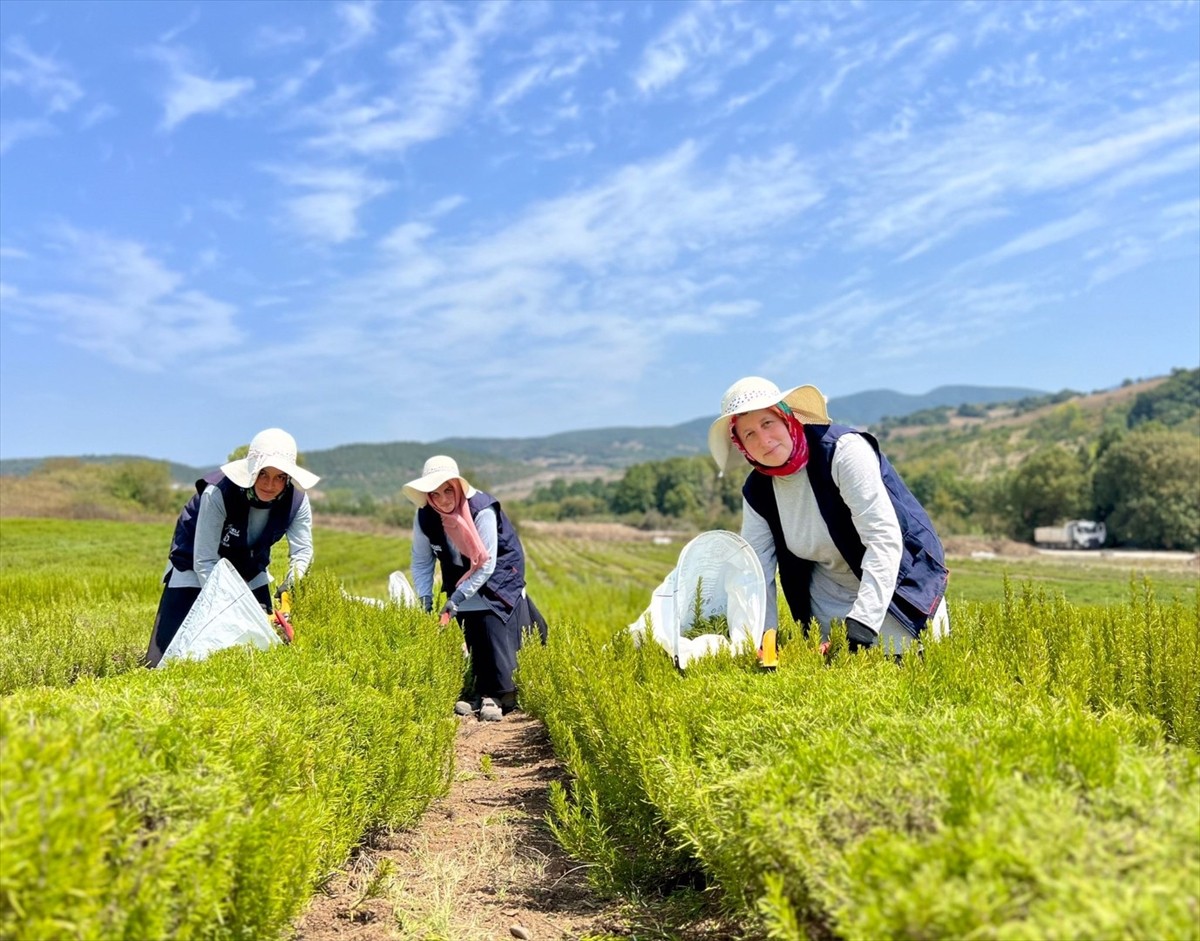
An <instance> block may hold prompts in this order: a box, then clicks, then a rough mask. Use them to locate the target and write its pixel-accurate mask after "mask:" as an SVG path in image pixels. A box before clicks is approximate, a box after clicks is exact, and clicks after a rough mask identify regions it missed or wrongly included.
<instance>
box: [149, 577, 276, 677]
mask: <svg viewBox="0 0 1200 941" xmlns="http://www.w3.org/2000/svg"><path fill="white" fill-rule="evenodd" d="M280 643H283V641H282V640H280V638H279V635H278V634H276V633H275V630H274V629H273V628H272V627H271V625H270V624H269V623H267V618H266V615H265V614H264V613H263V609H262V608H261V607H260V606H259V604H258V601H257V600H256V599H255V597H254V595H253V594H252V593H251V592H250V589H249V588H248V587H247V585H246V581H245V579H243V578H242V576H240V575H239V574H238V573H237V569H235V568H234V567H233V565H232V563H230V561H229V560H228V559H219V560H218V561H217V564H216V566H214V567H213V570H212V574H211V575H209V576H208V580H207V581H206V582H205V583H204V587H203V588H202V589H200V595H199V596H198V597H197V598H196V601H195V603H194V604H193V605H192V610H191V611H189V612H188V614H187V617H185V618H184V619H183V623H182V624H180V625H179V631H178V632H177V633H176V634H175V636H174V638H172V640H171V643H170V644H169V645H168V646H167V649H166V652H165V653H163V655H162V660H160V661H159V663H158V665H159V666H160V667H162V666H165V665H166V664H167V663H169V662H170V661H172V660H184V659H190V660H203V659H204V658H205V657H207V656H208V655H209V654H212V653H215V652H216V651H218V650H224V649H225V648H226V647H236V646H239V645H242V644H249V645H250V646H252V647H257V648H258V649H259V650H266V649H267V648H268V647H271V646H273V645H275V644H280Z"/></svg>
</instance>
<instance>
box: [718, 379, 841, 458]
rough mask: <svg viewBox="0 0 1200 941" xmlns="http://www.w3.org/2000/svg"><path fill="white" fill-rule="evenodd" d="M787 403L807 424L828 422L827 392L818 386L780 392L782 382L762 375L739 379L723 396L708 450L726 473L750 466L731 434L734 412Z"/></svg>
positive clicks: (798, 387)
mask: <svg viewBox="0 0 1200 941" xmlns="http://www.w3.org/2000/svg"><path fill="white" fill-rule="evenodd" d="M780 402H785V403H787V406H788V408H790V409H791V410H792V413H793V414H794V415H795V416H796V417H797V418H798V419H800V421H801V422H803V423H804V424H807V425H828V424H829V412H828V410H827V408H826V405H825V396H823V395H822V394H821V390H820V389H818V388H817V387H816V386H795V387H794V388H791V389H788V390H787V391H786V392H780V391H779V386H777V385H775V383H773V382H771V380H770V379H763V378H762V377H761V376H747V377H746V378H745V379H739V380H738V381H737V382H735V383H734V384H733V385H731V386H730V387H729V388H728V389H726V390H725V395H724V396H722V398H721V415H720V417H718V418H717V420H716V421H714V422H713V423H712V425H711V426H710V427H709V429H708V450H709V453H711V454H712V457H713V460H714V461H716V462H717V469H718V470H720V472H721V473H722V474H724V473H726V472H727V471H733V470H736V469H738V468H739V467H741V468H746V467H749V466H750V464H749V462H748V461H747V460H746V456H745V455H744V454H742V452H741V451H740V450H738V448H737V447H735V446H734V443H733V441H731V440H730V438H729V422H730V420H731V419H732V418H733V416H734V415H744V414H746V413H747V412H753V411H755V410H756V409H760V408H770V407H771V406H772V405H778V404H779V403H780Z"/></svg>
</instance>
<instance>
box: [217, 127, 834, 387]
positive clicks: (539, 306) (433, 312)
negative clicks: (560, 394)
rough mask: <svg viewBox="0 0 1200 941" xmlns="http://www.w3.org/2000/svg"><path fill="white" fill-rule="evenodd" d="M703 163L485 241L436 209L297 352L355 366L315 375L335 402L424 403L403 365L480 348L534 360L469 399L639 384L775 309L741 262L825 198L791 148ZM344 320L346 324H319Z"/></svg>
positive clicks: (518, 222)
mask: <svg viewBox="0 0 1200 941" xmlns="http://www.w3.org/2000/svg"><path fill="white" fill-rule="evenodd" d="M702 156H703V151H702V149H701V148H700V147H699V146H698V145H696V144H687V145H684V146H682V147H680V148H677V149H676V150H674V151H671V152H669V153H667V154H664V155H661V156H659V157H658V158H656V159H654V160H648V161H644V162H642V163H638V164H631V165H628V166H625V167H623V168H622V169H620V170H618V171H616V172H614V173H613V174H611V175H610V176H608V177H607V178H605V179H603V180H601V181H598V182H597V183H596V184H595V185H593V186H591V187H588V188H586V189H584V190H581V191H579V192H573V193H570V194H568V195H563V196H559V197H556V198H552V199H546V200H542V201H539V202H537V203H534V204H533V205H530V206H528V207H527V208H526V209H525V210H524V211H523V212H522V213H521V214H520V215H519V217H518V218H516V219H514V220H513V221H512V222H510V223H508V224H505V225H502V226H501V227H499V228H497V229H494V230H493V231H490V232H488V231H484V232H479V233H477V234H475V235H473V236H466V235H459V236H452V235H449V234H447V233H443V232H442V231H441V230H440V229H439V228H438V227H437V221H438V218H437V214H436V213H430V214H427V216H426V219H425V221H422V222H407V223H404V224H402V225H399V226H397V227H395V228H394V229H393V230H392V231H391V232H390V233H389V234H388V235H387V237H386V238H384V239H383V240H381V241H380V243H379V246H378V252H379V254H378V257H377V259H376V261H375V264H374V266H373V270H372V271H370V272H369V273H367V274H365V275H363V276H362V277H360V278H356V279H352V280H347V281H344V282H343V283H342V284H341V285H339V286H338V287H336V288H333V289H331V291H330V293H329V294H328V296H326V297H324V298H322V300H321V301H320V302H319V304H318V305H317V309H315V310H314V311H313V313H312V314H311V316H309V317H307V318H305V319H304V320H302V321H300V322H298V323H297V325H296V327H295V329H294V330H293V332H292V335H291V337H290V339H288V340H284V341H282V342H283V343H285V344H287V343H290V344H292V346H291V347H290V348H289V349H287V350H286V351H284V354H283V355H286V356H288V357H292V358H295V357H303V358H305V359H306V361H309V362H312V363H314V364H321V363H326V362H328V363H333V362H338V361H343V359H344V358H349V359H352V361H353V362H354V363H355V369H354V370H353V371H352V373H351V374H347V372H346V371H344V370H341V371H339V370H333V371H329V370H324V369H322V368H319V365H314V369H313V374H314V381H315V382H319V383H325V384H326V387H325V391H326V392H327V394H329V395H330V396H334V395H342V394H344V393H345V391H346V387H347V386H353V387H355V388H357V387H359V386H361V387H362V388H363V389H364V390H365V389H367V388H370V389H373V390H375V394H376V395H377V396H378V397H379V401H388V400H390V399H391V397H396V398H399V399H401V400H405V399H408V398H410V397H413V396H419V395H421V394H423V384H424V382H425V381H426V379H425V377H426V373H425V372H424V371H421V370H414V369H406V368H398V363H416V362H430V363H436V362H439V361H440V360H441V358H442V357H444V355H445V350H446V347H447V344H450V345H452V346H453V345H455V344H458V343H460V342H467V340H468V338H469V340H470V342H471V343H472V344H475V345H478V346H481V347H483V348H489V349H504V350H511V351H513V355H514V356H516V357H518V360H519V362H516V363H514V361H513V359H512V358H511V357H501V358H499V359H497V360H490V359H489V360H487V361H485V362H483V363H481V364H479V367H480V368H478V369H472V370H471V371H470V373H469V374H465V375H463V376H461V377H460V379H459V383H460V388H459V393H460V394H461V395H463V396H466V397H468V398H472V399H475V400H479V401H487V400H488V399H489V398H490V397H491V396H492V395H494V394H496V393H497V392H498V391H499V390H500V389H502V388H504V389H506V390H507V392H506V394H507V395H508V396H509V397H510V399H511V396H512V395H513V390H512V383H511V374H512V370H513V369H518V370H519V371H520V373H521V376H522V378H523V383H522V384H523V386H525V387H526V388H528V389H529V390H530V391H529V394H528V395H527V396H524V397H523V401H524V402H525V404H526V405H527V406H528V407H529V408H531V409H534V410H536V409H537V408H539V407H540V405H539V400H540V399H543V398H544V396H545V395H546V393H547V392H548V391H550V390H565V389H569V388H578V387H579V386H580V384H583V383H588V382H594V383H597V384H598V385H601V386H611V385H612V384H613V383H622V384H624V385H626V386H630V385H631V384H632V383H635V382H637V381H639V380H641V379H642V378H643V377H644V376H645V375H646V372H647V370H650V369H652V368H653V364H654V363H656V362H659V361H661V358H662V357H663V356H664V354H665V352H666V351H667V350H669V349H670V347H671V346H672V344H674V343H676V342H678V341H679V340H680V339H681V338H685V337H692V336H703V335H714V334H718V333H720V332H721V331H722V330H724V329H726V326H727V325H728V324H729V323H732V322H737V321H742V320H745V319H747V318H752V317H754V316H756V315H757V314H758V313H759V312H760V311H761V301H760V300H759V299H758V297H757V295H756V292H755V290H754V288H753V286H752V282H751V281H748V280H747V276H746V273H745V272H743V271H742V270H741V268H740V267H739V265H738V264H737V263H736V261H734V262H731V261H730V259H731V258H736V257H738V250H739V249H741V250H743V251H744V253H746V254H750V255H753V254H755V253H760V254H761V253H765V252H767V251H768V247H767V246H768V245H769V243H770V239H771V237H772V233H773V232H774V231H775V230H776V229H777V227H779V226H780V225H784V224H787V223H789V222H792V221H794V220H796V219H797V218H798V217H800V216H801V215H802V214H803V213H805V212H806V211H807V210H809V209H810V208H811V207H812V206H814V205H815V204H816V203H817V202H818V201H819V200H820V196H821V194H820V190H819V188H818V187H817V185H816V183H815V182H814V181H813V179H812V177H811V175H810V174H809V172H808V170H807V168H806V167H805V166H804V164H803V163H802V162H801V161H800V160H799V158H798V156H797V155H796V153H795V152H794V151H793V150H791V149H790V148H780V149H778V150H776V151H773V152H771V153H768V154H764V155H756V156H753V157H744V156H737V157H730V158H727V159H725V160H724V161H722V162H720V163H718V164H716V165H709V164H707V163H706V161H705V160H703V159H701V158H702ZM743 257H744V256H743ZM585 273H586V274H585ZM751 277H752V276H751ZM329 309H336V310H337V311H338V317H337V320H336V324H331V323H330V321H329V320H328V318H327V317H324V316H322V315H320V314H319V313H318V310H319V311H325V310H329ZM521 351H528V352H529V355H527V356H521V355H520V352H521ZM535 351H536V352H535ZM238 362H239V361H238V359H237V357H236V356H235V357H234V358H233V360H229V359H228V358H226V360H225V365H226V367H229V368H240V366H239V365H238ZM318 376H319V377H320V378H317V377H318ZM522 407H525V406H524V405H523V406H522Z"/></svg>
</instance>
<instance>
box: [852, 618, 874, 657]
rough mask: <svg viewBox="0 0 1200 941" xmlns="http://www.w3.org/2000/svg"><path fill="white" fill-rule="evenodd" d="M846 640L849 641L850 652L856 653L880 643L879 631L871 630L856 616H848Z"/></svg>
mask: <svg viewBox="0 0 1200 941" xmlns="http://www.w3.org/2000/svg"><path fill="white" fill-rule="evenodd" d="M846 640H847V641H848V642H849V645H850V652H851V653H856V652H857V651H859V650H866V649H867V648H868V647H874V646H875V645H876V644H877V643H879V632H878V631H873V630H871V629H870V628H869V627H867V625H865V624H864V623H863V622H862V621H859V620H857V619H856V618H846Z"/></svg>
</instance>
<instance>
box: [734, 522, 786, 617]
mask: <svg viewBox="0 0 1200 941" xmlns="http://www.w3.org/2000/svg"><path fill="white" fill-rule="evenodd" d="M742 538H743V539H745V540H746V542H748V543H749V544H750V548H751V549H753V550H754V554H755V555H757V556H758V564H759V565H761V566H762V570H763V578H764V580H765V581H766V585H767V610H766V618H765V619H764V620H765V629H766V630H768V631H770V630H775V629H776V628H778V627H779V593H778V592H777V591H776V590H775V564H776V561H777V557H776V555H775V537H774V536H773V535H771V527H770V525H769V524H768V523H767V521H766V520H765V519H763V518H762V517H761V516H759V514H758V513H757V512H756V511H755V510H754V508H753V507H752V506H750V504H749V503H747V502H746V501H745V500H744V499H743V500H742Z"/></svg>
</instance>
